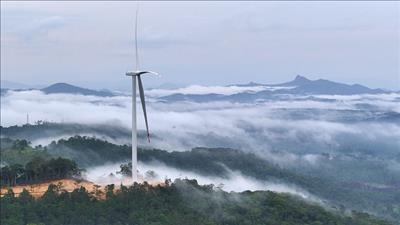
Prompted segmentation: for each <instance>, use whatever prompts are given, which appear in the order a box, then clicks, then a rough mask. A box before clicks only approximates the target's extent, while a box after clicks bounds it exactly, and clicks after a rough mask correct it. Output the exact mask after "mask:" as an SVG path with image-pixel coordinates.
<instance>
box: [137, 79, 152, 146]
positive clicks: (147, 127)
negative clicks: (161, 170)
mask: <svg viewBox="0 0 400 225" xmlns="http://www.w3.org/2000/svg"><path fill="white" fill-rule="evenodd" d="M138 83H139V95H140V101H141V102H142V108H143V113H144V121H145V123H146V131H147V140H148V141H149V142H150V133H149V124H148V123H147V113H146V102H145V99H144V90H143V84H142V78H141V76H138Z"/></svg>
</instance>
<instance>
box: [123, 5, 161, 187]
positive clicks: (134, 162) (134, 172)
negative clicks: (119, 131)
mask: <svg viewBox="0 0 400 225" xmlns="http://www.w3.org/2000/svg"><path fill="white" fill-rule="evenodd" d="M138 13H139V10H138V8H136V20H135V58H136V67H135V68H136V69H135V71H128V72H127V73H126V75H127V76H131V77H132V181H133V182H137V181H138V173H137V124H136V78H137V80H138V84H139V96H140V101H141V102H142V108H143V113H144V120H145V123H146V131H147V140H148V141H149V142H150V133H149V125H148V123H147V114H146V102H145V98H144V90H143V83H142V79H141V75H143V74H155V75H158V74H157V73H155V72H152V71H143V70H140V69H139V52H138V44H137V28H138V26H137V24H138Z"/></svg>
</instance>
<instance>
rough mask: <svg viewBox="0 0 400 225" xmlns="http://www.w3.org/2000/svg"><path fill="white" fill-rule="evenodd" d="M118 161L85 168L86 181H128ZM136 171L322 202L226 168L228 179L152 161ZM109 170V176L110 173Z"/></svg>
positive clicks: (160, 178) (295, 189)
mask: <svg viewBox="0 0 400 225" xmlns="http://www.w3.org/2000/svg"><path fill="white" fill-rule="evenodd" d="M122 163H123V162H121V163H114V164H108V165H103V166H96V167H91V168H88V169H87V171H86V172H85V176H86V178H87V179H88V180H89V181H92V182H95V183H97V184H102V185H107V184H110V183H114V184H116V185H119V184H121V183H123V184H130V182H131V181H130V180H129V179H128V178H124V177H122V176H121V175H120V174H118V173H117V171H119V170H120V167H119V166H120V165H121V164H122ZM138 170H139V177H140V178H141V180H146V181H148V182H150V183H159V182H163V181H165V180H166V179H171V180H172V181H173V180H175V179H178V178H180V179H184V178H188V179H196V180H197V181H198V183H199V184H214V185H215V187H218V188H221V189H223V190H225V191H235V192H242V191H246V190H251V191H255V190H269V191H274V192H279V193H289V194H292V195H296V196H299V197H301V198H303V199H306V200H308V201H313V202H317V203H322V201H321V200H320V199H318V198H317V197H315V196H313V195H311V194H310V193H308V192H307V191H305V190H302V189H301V188H299V187H296V186H295V185H291V184H284V183H279V182H272V181H270V182H269V181H261V180H257V179H255V178H252V177H247V176H244V175H243V174H241V173H240V172H239V171H230V172H229V175H228V178H222V177H216V176H202V175H200V174H197V173H194V172H191V171H185V170H178V169H176V168H173V167H168V166H166V165H164V164H163V163H161V162H153V163H148V164H145V163H141V162H139V165H138ZM149 171H152V172H154V173H152V175H151V176H149V175H148V174H146V173H147V172H149ZM111 173H112V175H110V174H111Z"/></svg>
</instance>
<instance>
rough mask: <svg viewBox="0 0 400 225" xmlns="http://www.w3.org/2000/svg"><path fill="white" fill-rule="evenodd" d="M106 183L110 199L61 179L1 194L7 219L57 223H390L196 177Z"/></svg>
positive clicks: (378, 224) (334, 224) (287, 224)
mask: <svg viewBox="0 0 400 225" xmlns="http://www.w3.org/2000/svg"><path fill="white" fill-rule="evenodd" d="M114 189H115V187H114V185H108V186H107V187H106V189H105V192H106V199H105V200H98V199H97V198H96V197H95V196H96V195H97V194H99V193H98V192H95V193H88V191H87V190H86V189H84V188H80V189H76V190H74V191H73V192H71V193H68V192H61V191H60V190H59V189H58V187H57V186H56V185H50V186H49V188H48V191H47V192H46V193H45V194H44V195H43V196H42V197H41V198H39V199H37V200H35V199H33V197H32V196H31V195H30V194H29V192H27V191H24V192H23V193H22V194H21V195H19V197H14V195H13V193H12V192H10V193H8V194H6V195H5V196H4V197H3V198H1V200H0V201H1V206H2V207H1V222H2V224H10V225H11V224H13V225H14V224H15V225H18V224H21V225H22V224H52V225H58V224H60V225H61V224H63V225H69V224H71V225H97V224H98V225H103V224H116V225H122V224H141V225H158V224H159V225H161V224H163V225H168V224H171V225H176V224H182V225H183V224H191V225H217V224H221V225H222V224H224V225H236V224H240V225H242V224H265V225H269V224H271V225H275V224H284V225H303V224H304V225H306V224H307V225H322V224H324V225H388V224H389V223H387V222H384V221H381V220H378V219H376V218H373V217H370V216H369V215H368V214H364V213H357V212H352V213H350V214H347V215H344V214H342V213H339V212H330V211H327V210H325V209H324V208H322V207H321V206H318V205H312V204H309V203H307V202H304V201H302V200H299V199H296V198H295V197H293V196H289V195H285V194H277V193H274V192H270V191H256V192H251V191H246V192H242V193H227V192H224V191H221V190H219V189H216V188H214V187H213V186H212V185H207V186H201V185H198V184H197V182H196V181H195V180H175V182H174V183H169V182H167V183H166V185H165V186H160V185H158V186H151V185H148V184H147V183H144V184H135V185H134V186H129V187H125V186H121V187H119V190H117V191H114Z"/></svg>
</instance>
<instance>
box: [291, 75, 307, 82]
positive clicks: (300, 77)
mask: <svg viewBox="0 0 400 225" xmlns="http://www.w3.org/2000/svg"><path fill="white" fill-rule="evenodd" d="M293 81H296V82H304V81H306V82H308V81H311V80H309V79H308V78H307V77H304V76H301V75H297V76H296V77H295V78H294V80H293Z"/></svg>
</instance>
